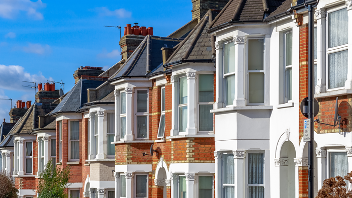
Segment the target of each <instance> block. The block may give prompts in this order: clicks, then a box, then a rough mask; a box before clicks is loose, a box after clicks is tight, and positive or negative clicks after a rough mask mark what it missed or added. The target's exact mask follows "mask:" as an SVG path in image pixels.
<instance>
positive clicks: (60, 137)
mask: <svg viewBox="0 0 352 198" xmlns="http://www.w3.org/2000/svg"><path fill="white" fill-rule="evenodd" d="M58 123H59V124H58V125H59V127H58V128H59V129H58V130H59V138H58V139H59V140H58V142H59V160H58V161H59V163H62V136H63V134H62V121H61V120H60V121H58ZM60 129H61V130H60ZM56 152H57V151H56Z"/></svg>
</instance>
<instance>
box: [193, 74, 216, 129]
mask: <svg viewBox="0 0 352 198" xmlns="http://www.w3.org/2000/svg"><path fill="white" fill-rule="evenodd" d="M209 74H212V75H214V72H204V73H199V74H198V79H197V85H198V86H197V88H196V92H197V94H196V97H197V117H198V122H197V124H198V129H199V133H208V134H213V133H214V116H213V119H212V122H213V130H211V131H201V130H200V116H199V113H200V111H199V110H200V105H214V103H215V99H213V102H199V84H200V83H199V80H200V77H199V76H200V75H209ZM213 79H214V78H213ZM214 94H215V89H214V82H213V97H214Z"/></svg>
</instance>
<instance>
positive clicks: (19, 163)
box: [14, 138, 25, 176]
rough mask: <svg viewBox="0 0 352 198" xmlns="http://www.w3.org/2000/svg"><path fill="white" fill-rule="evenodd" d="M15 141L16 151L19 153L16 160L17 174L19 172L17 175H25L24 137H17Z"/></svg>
mask: <svg viewBox="0 0 352 198" xmlns="http://www.w3.org/2000/svg"><path fill="white" fill-rule="evenodd" d="M14 142H15V145H16V146H15V152H16V155H17V160H15V162H16V166H15V167H17V168H18V169H15V175H16V173H17V175H21V176H22V175H24V164H25V162H24V159H25V158H24V154H25V153H24V139H22V138H18V139H17V138H15V140H14Z"/></svg>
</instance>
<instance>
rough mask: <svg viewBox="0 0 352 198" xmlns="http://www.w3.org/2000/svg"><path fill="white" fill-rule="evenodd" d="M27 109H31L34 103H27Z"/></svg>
mask: <svg viewBox="0 0 352 198" xmlns="http://www.w3.org/2000/svg"><path fill="white" fill-rule="evenodd" d="M26 105H27V109H29V108H30V107H31V105H32V101H27V104H26Z"/></svg>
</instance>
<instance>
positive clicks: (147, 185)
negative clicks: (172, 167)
mask: <svg viewBox="0 0 352 198" xmlns="http://www.w3.org/2000/svg"><path fill="white" fill-rule="evenodd" d="M138 175H143V176H147V183H146V190H147V193H146V195H147V196H146V197H137V176H138ZM134 178H135V179H134V193H133V194H134V197H135V198H148V197H149V196H148V195H149V174H148V173H136V174H134ZM127 194H128V192H126V195H127Z"/></svg>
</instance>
